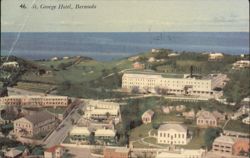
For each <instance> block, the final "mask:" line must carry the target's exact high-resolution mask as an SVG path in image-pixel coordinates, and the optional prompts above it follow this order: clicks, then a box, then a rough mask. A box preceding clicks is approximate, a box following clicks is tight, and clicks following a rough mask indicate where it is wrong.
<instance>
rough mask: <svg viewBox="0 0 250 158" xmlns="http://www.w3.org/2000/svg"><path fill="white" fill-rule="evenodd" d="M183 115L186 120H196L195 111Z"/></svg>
mask: <svg viewBox="0 0 250 158" xmlns="http://www.w3.org/2000/svg"><path fill="white" fill-rule="evenodd" d="M182 115H183V116H184V117H185V118H186V119H194V118H195V111H194V109H192V110H190V111H188V112H183V113H182Z"/></svg>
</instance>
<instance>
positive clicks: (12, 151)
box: [4, 149, 22, 157]
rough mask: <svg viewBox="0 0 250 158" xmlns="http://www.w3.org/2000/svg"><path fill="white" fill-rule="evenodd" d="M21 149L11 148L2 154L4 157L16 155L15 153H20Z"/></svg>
mask: <svg viewBox="0 0 250 158" xmlns="http://www.w3.org/2000/svg"><path fill="white" fill-rule="evenodd" d="M21 153H22V151H20V150H17V149H11V150H10V151H8V152H6V153H5V154H4V156H6V157H16V156H17V155H19V154H21Z"/></svg>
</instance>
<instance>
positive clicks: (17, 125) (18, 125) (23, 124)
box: [14, 119, 34, 136]
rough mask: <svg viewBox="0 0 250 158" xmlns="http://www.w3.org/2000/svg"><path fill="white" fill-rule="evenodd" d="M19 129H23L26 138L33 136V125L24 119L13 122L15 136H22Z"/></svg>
mask: <svg viewBox="0 0 250 158" xmlns="http://www.w3.org/2000/svg"><path fill="white" fill-rule="evenodd" d="M21 129H25V130H26V131H27V132H28V133H27V136H33V135H34V126H33V124H32V123H31V122H29V121H27V120H25V119H19V120H16V121H14V133H15V135H22V133H20V130H21Z"/></svg>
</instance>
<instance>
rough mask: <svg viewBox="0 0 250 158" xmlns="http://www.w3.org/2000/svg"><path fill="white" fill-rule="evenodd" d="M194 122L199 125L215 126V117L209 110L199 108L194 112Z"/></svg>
mask: <svg viewBox="0 0 250 158" xmlns="http://www.w3.org/2000/svg"><path fill="white" fill-rule="evenodd" d="M196 123H197V126H199V127H205V128H206V127H217V119H216V117H215V116H214V115H213V114H212V113H210V112H209V111H205V110H201V111H199V112H198V113H197V114H196Z"/></svg>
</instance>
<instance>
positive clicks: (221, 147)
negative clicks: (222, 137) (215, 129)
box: [212, 141, 233, 154]
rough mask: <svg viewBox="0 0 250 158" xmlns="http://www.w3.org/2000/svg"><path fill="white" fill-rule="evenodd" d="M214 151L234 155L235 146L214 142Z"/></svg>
mask: <svg viewBox="0 0 250 158" xmlns="http://www.w3.org/2000/svg"><path fill="white" fill-rule="evenodd" d="M212 150H213V151H214V152H219V153H225V154H232V151H233V144H229V143H223V142H216V141H214V143H213V149H212Z"/></svg>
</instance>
